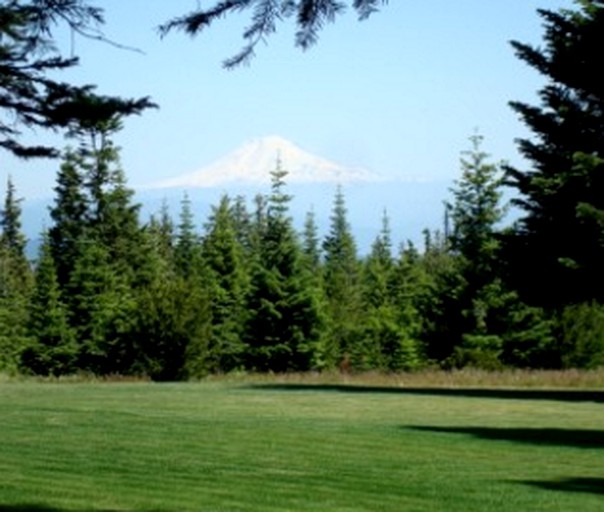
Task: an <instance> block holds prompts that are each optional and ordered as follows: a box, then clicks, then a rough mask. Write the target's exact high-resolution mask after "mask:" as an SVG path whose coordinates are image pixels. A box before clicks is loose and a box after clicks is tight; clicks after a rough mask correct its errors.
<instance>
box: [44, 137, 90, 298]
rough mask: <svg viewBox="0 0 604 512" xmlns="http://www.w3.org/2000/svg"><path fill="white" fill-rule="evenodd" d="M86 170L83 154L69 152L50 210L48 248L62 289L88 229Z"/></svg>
mask: <svg viewBox="0 0 604 512" xmlns="http://www.w3.org/2000/svg"><path fill="white" fill-rule="evenodd" d="M83 167H84V155H83V153H82V152H79V151H73V150H71V149H68V150H67V151H66V153H65V156H64V158H63V163H62V164H61V167H60V169H59V172H58V174H57V185H56V186H55V188H54V191H55V194H56V195H55V201H54V206H53V207H51V209H50V217H51V219H52V221H53V224H52V226H51V228H50V230H49V244H50V251H51V255H52V258H53V260H54V262H55V265H56V268H57V280H58V282H59V286H60V287H61V288H64V287H65V286H66V285H67V283H68V282H69V278H70V275H71V272H72V271H73V268H74V265H75V260H76V258H77V250H78V249H77V248H78V241H79V240H80V238H81V237H82V236H83V235H84V232H85V230H86V226H87V222H86V221H87V218H86V215H87V212H88V198H87V196H86V191H85V189H84V176H83V171H82V169H83Z"/></svg>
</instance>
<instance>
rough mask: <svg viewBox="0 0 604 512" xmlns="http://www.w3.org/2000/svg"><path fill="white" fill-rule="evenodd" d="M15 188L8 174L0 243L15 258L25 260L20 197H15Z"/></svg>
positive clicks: (0, 226) (0, 216) (0, 217)
mask: <svg viewBox="0 0 604 512" xmlns="http://www.w3.org/2000/svg"><path fill="white" fill-rule="evenodd" d="M15 195H16V189H15V185H14V184H13V180H12V178H11V177H10V176H9V177H8V180H7V183H6V196H5V199H4V208H3V209H2V212H1V215H0V229H1V230H2V234H1V235H0V244H2V246H3V247H4V248H5V249H6V250H7V251H8V252H9V253H11V254H12V255H13V257H14V258H15V259H16V260H20V261H22V262H24V261H25V259H26V258H25V244H26V239H25V236H24V235H23V233H22V232H21V205H20V203H21V201H22V200H21V199H18V198H17V197H15Z"/></svg>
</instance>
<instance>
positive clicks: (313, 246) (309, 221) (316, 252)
mask: <svg viewBox="0 0 604 512" xmlns="http://www.w3.org/2000/svg"><path fill="white" fill-rule="evenodd" d="M302 252H303V254H304V259H305V261H306V264H307V265H308V268H309V270H311V271H312V272H313V273H315V274H316V273H317V272H318V270H319V267H320V264H321V246H320V240H319V230H318V228H317V221H316V219H315V212H314V211H312V210H311V211H309V212H307V214H306V218H305V219H304V231H303V232H302Z"/></svg>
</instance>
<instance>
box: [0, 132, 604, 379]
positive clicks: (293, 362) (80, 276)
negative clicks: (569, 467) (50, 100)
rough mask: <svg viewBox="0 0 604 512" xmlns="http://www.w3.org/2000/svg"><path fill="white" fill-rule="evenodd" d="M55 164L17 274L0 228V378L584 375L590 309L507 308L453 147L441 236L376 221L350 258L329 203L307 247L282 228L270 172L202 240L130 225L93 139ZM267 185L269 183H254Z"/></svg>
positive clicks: (495, 242) (165, 225)
mask: <svg viewBox="0 0 604 512" xmlns="http://www.w3.org/2000/svg"><path fill="white" fill-rule="evenodd" d="M98 128H99V127H97V130H95V131H94V132H93V133H92V134H90V135H89V136H88V138H82V139H81V141H80V145H79V146H78V147H77V148H76V149H73V148H72V149H68V150H66V152H65V154H64V157H63V160H62V164H61V166H60V170H59V172H58V175H57V182H56V187H55V198H54V203H53V206H52V207H51V212H50V213H51V218H52V224H51V226H49V228H48V229H47V230H46V231H45V232H44V233H43V243H42V245H41V246H40V249H39V255H38V257H37V260H36V261H35V263H34V264H33V265H32V264H30V262H28V261H27V259H26V256H25V252H24V251H25V242H26V240H25V237H24V235H23V234H22V232H21V228H20V201H19V199H18V198H17V196H18V194H17V191H16V190H15V188H14V186H13V185H12V183H10V181H9V184H8V187H7V193H6V197H5V201H4V207H3V209H2V212H1V216H0V227H1V230H2V231H1V236H0V285H1V287H2V288H1V290H2V294H1V298H0V332H2V336H1V337H0V354H1V358H2V359H1V360H0V368H1V370H2V371H9V372H21V373H26V374H35V375H54V376H59V375H68V374H74V373H85V374H95V375H109V374H122V375H137V376H146V377H150V378H153V379H157V380H178V379H187V378H195V377H203V376H205V375H207V374H210V373H223V372H231V371H254V372H267V371H270V372H289V371H308V370H319V371H322V370H333V369H339V370H343V371H366V370H380V371H403V370H417V369H422V368H427V367H431V368H434V367H441V368H446V369H450V368H461V367H465V366H472V367H479V368H485V369H502V368H504V367H525V368H526V367H530V368H566V367H583V368H591V367H595V366H598V365H601V364H602V363H603V362H604V339H603V338H602V333H604V308H602V307H601V306H599V304H598V303H597V302H596V301H595V300H590V301H586V302H582V303H578V304H573V305H565V306H563V307H561V308H550V307H546V306H535V305H533V304H529V303H527V302H525V301H524V300H523V299H522V298H521V294H520V293H519V292H518V291H517V290H516V289H515V288H514V287H513V286H512V285H511V279H510V277H509V276H510V273H511V264H508V263H507V262H505V261H504V260H503V259H502V254H503V249H504V246H506V245H507V244H508V242H507V239H508V237H510V233H511V231H510V229H509V228H502V226H501V220H502V217H503V214H504V209H505V206H504V205H503V204H502V202H501V195H502V187H503V183H502V178H503V169H502V168H501V166H500V165H498V164H493V163H491V161H490V157H489V155H488V154H486V153H485V152H484V151H483V150H482V147H481V144H482V138H481V137H480V136H478V135H474V136H473V137H471V138H470V142H471V144H470V148H469V149H468V150H467V151H464V152H463V154H462V158H461V175H460V177H459V179H458V180H457V181H456V182H455V185H454V186H453V187H452V189H451V197H450V201H449V202H448V203H447V204H446V208H445V212H444V214H445V221H444V226H443V229H442V231H436V232H430V231H425V232H424V244H423V247H422V248H421V249H419V248H416V247H414V246H413V245H412V244H411V243H405V244H403V245H402V246H401V247H398V248H396V247H393V246H392V241H391V240H392V236H391V235H392V234H391V232H390V228H389V219H388V217H387V215H386V214H384V218H383V225H382V229H381V231H380V232H379V233H378V234H377V235H376V238H375V241H374V242H373V245H372V248H371V251H370V253H369V254H368V255H367V256H365V257H363V258H360V257H359V255H358V254H357V249H356V243H355V239H354V235H353V232H354V230H353V229H352V227H351V226H350V225H349V222H348V219H347V210H346V201H345V195H344V193H343V191H342V190H341V189H338V192H337V193H336V195H335V197H334V200H333V208H332V215H331V218H330V228H329V232H328V233H327V235H326V236H325V237H323V238H322V239H320V238H319V236H318V233H317V225H316V219H315V217H314V215H313V213H312V212H309V213H308V215H307V218H306V221H305V224H304V229H303V230H302V232H301V233H299V232H296V230H295V229H294V227H293V224H292V219H291V217H290V215H289V203H290V201H291V199H292V198H291V196H289V195H288V194H287V170H286V169H284V168H283V167H282V164H281V162H280V161H279V160H276V162H275V168H274V169H273V170H272V171H270V175H271V180H272V186H271V189H270V190H269V191H267V193H266V194H264V195H258V196H256V197H254V198H253V200H252V201H248V200H247V199H246V198H244V197H240V196H239V197H229V196H227V195H225V196H223V197H222V198H221V200H220V201H219V203H218V204H216V205H214V206H213V208H212V214H211V216H210V217H209V218H208V219H207V221H206V222H205V224H204V225H203V226H196V225H194V222H193V215H192V210H193V205H192V204H191V202H190V200H189V199H188V198H187V197H186V196H185V197H184V198H183V201H182V206H181V211H180V213H179V215H178V218H177V219H174V218H172V216H171V215H170V212H169V211H168V210H167V208H164V209H163V210H162V211H160V212H158V213H157V215H155V216H153V217H152V218H151V219H150V220H149V221H148V222H146V223H142V222H141V220H140V219H139V212H138V210H139V205H137V204H135V203H134V202H133V199H132V198H133V191H132V190H130V189H129V188H128V186H127V183H126V179H125V176H124V171H123V170H122V168H121V166H120V161H119V151H118V148H116V147H115V146H114V145H113V143H112V140H111V135H112V134H113V133H114V132H115V130H116V129H118V128H119V127H118V126H117V125H111V124H109V125H106V126H104V127H102V129H98ZM267 172H269V171H267Z"/></svg>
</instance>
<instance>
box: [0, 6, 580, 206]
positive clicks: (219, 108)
mask: <svg viewBox="0 0 604 512" xmlns="http://www.w3.org/2000/svg"><path fill="white" fill-rule="evenodd" d="M95 3H96V4H97V5H99V6H102V7H103V8H105V10H106V18H107V26H106V28H105V32H106V34H107V36H108V37H110V38H111V39H113V40H116V41H118V42H120V43H122V44H124V45H130V46H134V47H137V48H140V49H141V50H142V51H143V52H144V54H140V53H137V52H131V51H124V50H119V49H116V48H113V47H111V46H108V45H104V44H100V43H95V42H91V41H86V40H83V39H81V38H77V37H76V38H75V48H74V50H75V53H76V54H77V55H79V56H80V57H81V65H80V67H79V68H78V69H76V70H73V71H69V72H68V73H63V74H62V77H63V78H64V79H67V80H73V81H76V82H80V83H96V84H98V85H99V91H100V92H103V93H108V94H121V95H126V96H146V95H149V96H151V98H152V99H153V100H154V101H155V102H157V103H158V104H159V105H160V107H161V108H160V109H159V110H157V111H149V112H147V113H146V114H144V115H143V116H142V117H141V118H133V119H129V120H127V121H126V125H125V129H124V131H123V132H122V133H121V134H120V135H119V136H118V138H117V141H118V143H119V145H120V146H121V147H122V148H123V151H122V160H123V164H124V168H125V170H126V173H127V176H128V179H129V183H130V184H131V185H133V186H136V185H139V184H145V183H150V182H153V181H157V180H159V179H164V178H168V177H172V176H176V175H179V174H183V173H188V172H191V171H195V170H197V169H199V168H201V167H204V166H205V165H207V164H209V163H211V162H212V161H214V160H215V159H217V158H219V157H221V156H223V155H224V154H226V153H228V152H230V151H232V150H233V149H235V148H237V147H238V146H240V145H241V144H242V143H243V142H245V141H247V140H249V139H252V138H256V137H261V136H265V135H271V134H278V135H281V136H283V137H285V138H287V139H290V140H291V141H293V142H295V143H296V144H298V145H299V146H300V147H302V148H304V149H306V150H308V151H310V152H312V153H315V154H318V155H321V156H323V157H326V158H329V159H332V160H335V161H337V162H340V163H342V164H346V165H355V166H356V165H361V166H365V167H367V168H369V169H371V170H373V171H375V172H378V173H380V174H383V175H386V176H391V177H396V178H414V179H416V178H419V179H425V180H452V179H454V178H456V177H457V175H458V171H459V163H458V160H459V153H460V151H462V150H464V149H466V148H467V147H468V140H467V139H468V137H469V136H470V135H471V134H472V133H473V131H474V129H475V128H477V129H478V130H479V131H480V132H481V133H482V134H483V135H484V136H485V138H486V140H485V146H484V148H485V150H487V151H488V152H490V153H491V154H492V155H493V158H494V159H497V160H499V159H505V160H508V161H511V162H518V161H519V157H518V156H517V153H516V148H515V145H514V138H516V137H518V136H524V135H526V133H527V132H526V131H525V129H524V127H523V125H522V124H521V123H520V122H519V121H518V120H517V118H516V116H515V115H514V114H513V112H512V111H511V110H510V109H509V107H508V106H507V102H508V101H510V100H523V101H528V102H533V103H534V102H536V95H535V91H536V90H537V88H538V87H539V86H540V85H541V84H542V81H541V77H540V76H539V75H537V74H536V72H534V71H533V70H532V69H530V68H529V67H528V66H526V65H525V64H524V63H522V62H521V61H519V60H518V59H517V58H516V57H515V56H514V54H513V52H512V49H511V47H510V45H509V41H510V40H512V39H516V40H519V41H522V42H529V43H533V44H537V45H538V44H539V43H540V41H541V36H542V29H541V20H540V18H539V17H538V16H537V14H536V9H537V8H539V7H542V8H548V9H557V8H560V7H571V6H572V5H573V3H572V1H571V0H566V1H563V0H432V1H425V0H392V1H391V2H390V3H389V5H387V6H385V7H384V8H383V10H382V12H380V13H377V14H376V15H374V16H373V17H372V18H370V19H369V20H368V21H365V22H362V23H358V22H357V21H356V18H355V16H354V14H353V13H352V12H350V13H348V14H347V15H345V16H344V17H342V18H341V19H340V20H339V21H337V22H336V23H335V24H333V25H328V26H326V27H325V30H324V31H323V32H322V34H321V38H320V41H319V44H318V45H317V46H315V47H313V48H312V49H311V50H310V51H307V52H301V51H300V50H298V49H296V48H294V45H293V29H292V28H291V27H282V28H280V30H279V33H278V34H277V35H276V36H275V37H273V38H272V39H271V40H270V41H269V44H268V45H267V46H260V47H259V48H258V54H257V57H256V58H255V60H254V61H253V62H252V63H251V65H250V66H247V67H241V68H238V69H236V70H232V71H226V70H224V69H222V67H221V61H222V60H223V59H224V58H227V57H229V56H232V55H233V54H234V53H235V52H236V51H237V50H238V49H239V48H240V47H241V45H242V41H241V38H240V35H241V31H242V29H243V27H245V25H246V24H247V20H246V19H244V18H243V17H242V18H239V19H228V20H223V21H222V22H219V23H216V24H215V25H214V26H212V27H211V29H210V31H209V32H208V33H206V34H205V35H202V36H201V37H198V38H196V39H193V40H191V39H190V38H188V37H187V36H185V35H183V34H179V33H174V34H171V35H170V36H168V37H167V38H165V39H164V40H160V38H159V36H158V34H157V32H156V30H155V28H156V27H157V25H159V24H160V23H162V22H164V21H166V20H167V19H169V18H170V17H172V16H175V15H179V14H183V13H185V12H187V11H188V10H190V9H192V8H194V7H195V6H196V5H197V3H198V2H197V1H195V0H169V1H167V0H144V1H136V0H127V1H124V0H105V1H102V0H98V1H97V2H95ZM69 39H70V38H69V37H65V41H64V42H63V43H62V44H63V47H64V48H65V49H66V50H67V51H69V49H70V46H71V43H70V41H69ZM37 137H40V138H41V139H44V140H48V136H46V135H44V134H37ZM56 140H57V143H58V144H61V145H62V144H63V142H62V141H61V139H56ZM0 167H1V169H0V172H1V175H0V178H1V179H2V183H0V190H1V191H3V190H4V183H5V181H6V174H7V173H8V172H10V173H11V174H12V175H13V178H14V180H15V182H16V185H17V187H18V191H19V194H20V195H21V196H24V197H25V198H26V199H27V198H34V197H42V196H50V195H51V194H52V187H53V185H54V177H55V173H56V169H57V167H58V162H56V161H55V162H53V161H50V162H49V161H42V162H34V163H24V162H20V161H17V160H14V159H12V158H10V157H8V156H7V155H6V154H5V153H2V154H0Z"/></svg>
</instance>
